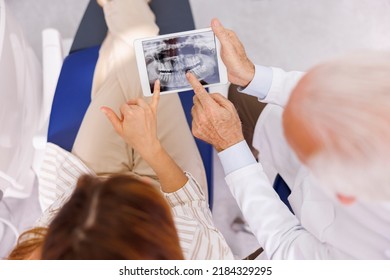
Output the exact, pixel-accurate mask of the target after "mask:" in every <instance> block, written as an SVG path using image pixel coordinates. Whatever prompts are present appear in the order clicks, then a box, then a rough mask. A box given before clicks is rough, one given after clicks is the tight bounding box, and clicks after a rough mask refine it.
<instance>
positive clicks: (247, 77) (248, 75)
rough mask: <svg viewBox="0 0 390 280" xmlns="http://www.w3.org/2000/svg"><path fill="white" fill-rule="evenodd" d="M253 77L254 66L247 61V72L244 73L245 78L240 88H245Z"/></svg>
mask: <svg viewBox="0 0 390 280" xmlns="http://www.w3.org/2000/svg"><path fill="white" fill-rule="evenodd" d="M254 77H255V65H254V64H253V63H252V62H250V61H249V66H248V70H247V71H246V75H245V78H244V80H243V84H242V85H241V86H242V87H244V88H246V87H247V86H248V85H249V84H250V82H252V80H253V78H254Z"/></svg>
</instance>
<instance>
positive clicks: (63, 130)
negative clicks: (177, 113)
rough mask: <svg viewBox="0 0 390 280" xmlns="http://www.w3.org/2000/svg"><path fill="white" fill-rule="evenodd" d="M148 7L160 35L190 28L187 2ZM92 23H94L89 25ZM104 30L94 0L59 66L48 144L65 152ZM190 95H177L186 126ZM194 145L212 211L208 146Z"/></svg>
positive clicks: (85, 100)
mask: <svg viewBox="0 0 390 280" xmlns="http://www.w3.org/2000/svg"><path fill="white" fill-rule="evenodd" d="M151 8H152V10H153V11H154V12H155V14H156V22H157V25H158V26H159V27H160V33H161V34H167V33H172V32H179V31H186V30H192V29H194V22H193V18H192V13H191V8H190V5H189V2H188V1H187V0H153V1H152V4H151ZM177 11H180V13H177ZM94 22H95V23H96V22H97V23H96V24H95V25H93V23H94ZM92 26H95V28H94V29H93V32H90V29H91V28H92ZM99 30H100V31H99ZM106 31H107V27H106V26H105V23H104V18H102V13H101V9H100V7H98V6H97V5H96V0H91V1H90V3H89V5H88V7H87V10H86V13H85V15H84V18H83V20H82V23H81V26H80V27H79V30H78V32H77V34H76V38H75V42H74V43H73V45H72V49H71V54H70V55H69V56H68V57H67V58H66V59H65V61H64V64H63V66H62V69H61V74H60V77H59V81H58V84H57V88H56V93H55V96H54V100H53V105H52V112H51V116H50V124H49V133H48V141H49V142H52V143H55V144H57V145H59V146H60V147H62V148H64V149H66V150H68V151H70V150H71V149H72V147H73V143H74V140H75V138H76V135H77V132H78V130H79V127H80V125H81V122H82V120H83V117H84V115H85V112H86V110H87V108H88V105H89V103H90V102H91V99H90V94H91V88H92V80H93V73H94V69H95V66H96V62H97V58H98V54H99V45H100V44H101V42H99V40H102V38H104V36H105V34H106ZM99 32H100V33H99ZM102 34H104V36H102ZM193 95H194V93H193V91H187V92H183V93H180V94H179V96H180V100H181V102H182V106H183V109H184V112H185V114H186V118H187V122H188V124H189V126H190V127H191V122H192V117H191V108H192V105H193V102H192V97H193ZM196 144H197V146H198V149H199V152H200V154H201V157H202V160H203V163H204V166H205V170H206V176H207V183H208V192H209V205H210V208H212V202H213V161H212V160H213V149H212V146H211V145H209V144H207V143H205V142H203V141H200V140H198V139H196Z"/></svg>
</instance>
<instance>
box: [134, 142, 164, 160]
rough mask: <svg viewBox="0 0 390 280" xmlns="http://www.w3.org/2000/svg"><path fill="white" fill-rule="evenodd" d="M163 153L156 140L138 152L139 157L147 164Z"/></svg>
mask: <svg viewBox="0 0 390 280" xmlns="http://www.w3.org/2000/svg"><path fill="white" fill-rule="evenodd" d="M163 151H164V149H163V147H162V146H161V143H160V141H158V140H156V142H154V143H153V144H150V145H144V146H143V147H142V149H139V150H138V153H139V154H140V156H141V157H142V158H143V159H144V160H145V161H146V162H147V163H148V164H149V165H151V163H152V162H153V161H154V160H155V159H156V157H157V158H158V156H159V155H160V154H161V153H162V152H163Z"/></svg>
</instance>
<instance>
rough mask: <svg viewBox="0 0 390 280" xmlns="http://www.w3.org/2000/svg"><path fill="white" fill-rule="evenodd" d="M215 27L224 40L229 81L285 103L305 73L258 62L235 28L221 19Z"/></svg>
mask: <svg viewBox="0 0 390 280" xmlns="http://www.w3.org/2000/svg"><path fill="white" fill-rule="evenodd" d="M211 27H212V29H213V31H214V33H215V35H216V36H217V37H218V39H219V41H220V42H221V58H222V60H223V62H224V64H225V65H226V68H227V72H228V78H229V81H230V82H231V83H233V84H235V85H238V86H240V87H241V88H240V91H241V92H243V93H245V94H249V95H253V96H256V97H257V98H258V99H259V101H260V102H264V103H273V104H276V105H279V106H282V107H284V106H285V105H286V103H287V100H288V98H289V97H290V94H291V91H292V90H293V88H294V87H295V86H296V84H297V82H298V81H299V80H300V79H301V78H302V76H303V75H304V73H302V72H296V71H293V72H285V71H283V70H282V69H280V68H270V67H264V66H260V65H254V64H253V63H252V62H251V61H250V59H249V58H248V57H247V55H246V52H245V49H244V47H243V45H242V43H241V42H240V40H239V39H238V37H237V35H236V34H235V33H234V32H233V31H231V30H228V29H225V28H224V27H223V26H222V24H221V23H220V22H219V21H218V20H217V19H213V20H212V22H211Z"/></svg>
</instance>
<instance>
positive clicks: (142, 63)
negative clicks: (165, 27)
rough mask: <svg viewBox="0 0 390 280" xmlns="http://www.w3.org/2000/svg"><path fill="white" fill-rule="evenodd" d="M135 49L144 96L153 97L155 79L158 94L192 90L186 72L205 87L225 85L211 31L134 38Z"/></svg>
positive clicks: (216, 46) (223, 72) (224, 71)
mask: <svg viewBox="0 0 390 280" xmlns="http://www.w3.org/2000/svg"><path fill="white" fill-rule="evenodd" d="M134 47H135V54H136V60H137V65H138V70H139V75H140V79H141V86H142V91H143V94H144V95H145V96H151V95H152V94H153V87H154V82H155V81H156V80H157V79H159V80H160V85H161V94H165V93H172V92H180V91H186V90H189V89H192V88H191V86H190V84H189V83H188V81H187V79H186V76H185V74H186V72H187V71H190V72H191V73H193V74H194V75H195V76H196V77H197V78H198V80H199V81H200V83H201V84H202V85H203V86H204V87H209V86H213V85H219V84H226V83H227V73H226V67H225V65H224V64H223V62H222V60H221V56H220V49H221V47H220V43H219V41H218V39H217V37H216V36H215V35H214V32H213V31H212V30H211V28H205V29H198V30H192V31H186V32H179V33H172V34H166V35H160V36H156V37H151V38H143V39H137V40H135V41H134Z"/></svg>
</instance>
